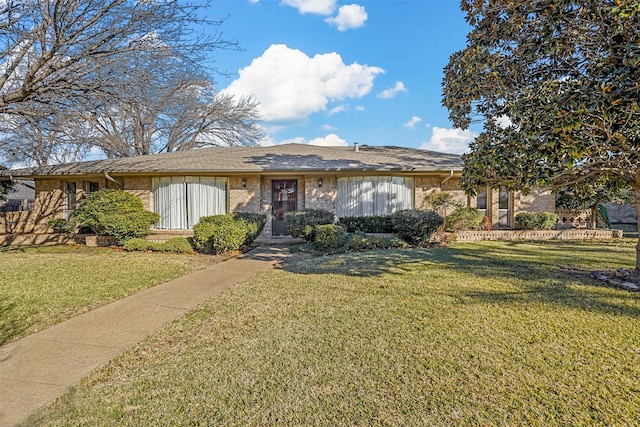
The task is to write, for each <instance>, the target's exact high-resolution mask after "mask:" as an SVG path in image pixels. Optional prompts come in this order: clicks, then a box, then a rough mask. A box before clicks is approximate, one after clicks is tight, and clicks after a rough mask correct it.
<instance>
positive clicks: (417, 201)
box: [413, 176, 467, 210]
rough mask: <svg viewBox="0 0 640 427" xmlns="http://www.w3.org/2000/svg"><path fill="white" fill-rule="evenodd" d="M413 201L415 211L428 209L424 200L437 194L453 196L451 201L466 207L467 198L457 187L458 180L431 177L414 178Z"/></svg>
mask: <svg viewBox="0 0 640 427" xmlns="http://www.w3.org/2000/svg"><path fill="white" fill-rule="evenodd" d="M414 186H415V191H414V195H413V197H414V201H413V204H414V206H415V208H416V209H423V210H426V209H429V207H428V204H427V203H426V198H427V197H428V196H429V195H431V194H433V193H439V192H447V193H449V194H451V195H452V196H453V200H454V201H456V202H458V203H460V204H462V205H464V206H466V205H467V196H466V195H465V194H464V191H462V189H461V188H460V186H459V185H458V178H450V179H447V177H433V176H416V177H415V178H414Z"/></svg>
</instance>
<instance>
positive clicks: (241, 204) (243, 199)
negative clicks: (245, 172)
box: [229, 175, 262, 213]
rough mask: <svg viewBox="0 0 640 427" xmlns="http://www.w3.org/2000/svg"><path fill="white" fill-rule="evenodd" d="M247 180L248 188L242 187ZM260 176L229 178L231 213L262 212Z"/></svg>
mask: <svg viewBox="0 0 640 427" xmlns="http://www.w3.org/2000/svg"><path fill="white" fill-rule="evenodd" d="M243 179H244V180H245V182H246V187H243V186H242V180H243ZM260 192H261V180H260V176H259V175H256V176H246V177H239V176H232V177H230V178H229V212H249V213H260V212H262V207H261V201H260Z"/></svg>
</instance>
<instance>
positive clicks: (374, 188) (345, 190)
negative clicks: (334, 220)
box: [336, 176, 413, 218]
mask: <svg viewBox="0 0 640 427" xmlns="http://www.w3.org/2000/svg"><path fill="white" fill-rule="evenodd" d="M336 190H337V200H336V214H337V216H338V218H342V217H345V216H373V215H388V214H391V213H394V212H397V211H400V210H403V209H413V178H411V177H401V176H352V177H343V178H338V182H337V187H336Z"/></svg>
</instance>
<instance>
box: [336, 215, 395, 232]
mask: <svg viewBox="0 0 640 427" xmlns="http://www.w3.org/2000/svg"><path fill="white" fill-rule="evenodd" d="M338 224H342V225H343V226H344V227H345V228H346V229H347V231H348V232H349V233H353V232H356V231H362V232H363V233H393V232H394V229H393V224H392V223H391V215H374V216H345V217H342V218H340V219H339V220H338Z"/></svg>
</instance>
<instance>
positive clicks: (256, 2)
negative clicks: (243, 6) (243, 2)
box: [249, 0, 260, 4]
mask: <svg viewBox="0 0 640 427" xmlns="http://www.w3.org/2000/svg"><path fill="white" fill-rule="evenodd" d="M249 3H251V4H258V3H260V0H249Z"/></svg>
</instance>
